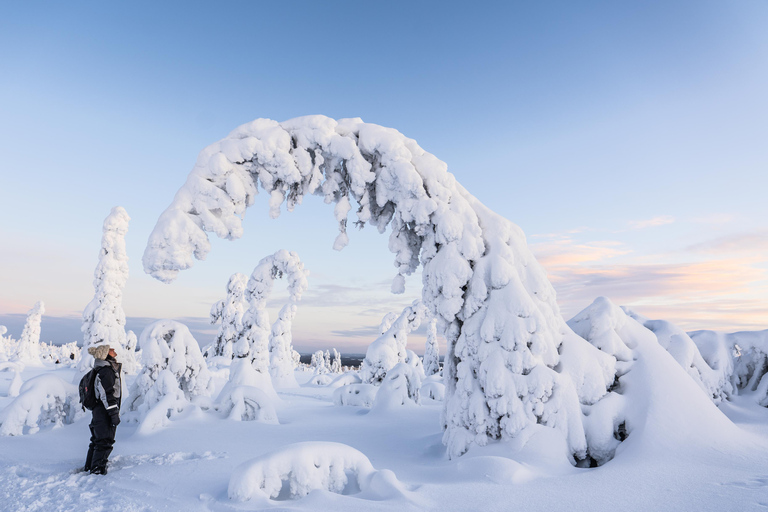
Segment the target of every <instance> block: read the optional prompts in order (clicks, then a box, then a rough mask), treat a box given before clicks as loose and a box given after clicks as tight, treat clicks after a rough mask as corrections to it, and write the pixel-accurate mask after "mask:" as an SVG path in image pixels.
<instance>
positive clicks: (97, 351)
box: [83, 344, 122, 475]
mask: <svg viewBox="0 0 768 512" xmlns="http://www.w3.org/2000/svg"><path fill="white" fill-rule="evenodd" d="M88 353H89V354H91V355H92V356H93V357H94V359H95V362H94V364H93V369H94V371H95V372H96V378H95V379H94V384H93V389H94V391H95V393H96V399H97V400H98V403H97V404H96V406H95V407H94V408H93V411H92V413H93V419H92V420H91V424H90V425H89V427H90V429H91V443H90V444H89V445H88V455H87V457H86V458H85V467H84V468H83V469H84V470H85V471H88V472H90V473H91V474H93V475H106V474H107V459H108V458H109V454H110V453H112V446H113V445H114V444H115V433H116V431H117V426H118V425H119V424H120V399H121V395H122V393H121V384H122V382H121V375H120V370H121V369H122V364H121V363H118V362H117V359H116V357H117V354H116V353H115V350H114V349H113V348H111V347H110V346H109V345H107V344H102V345H97V346H93V347H90V348H89V349H88Z"/></svg>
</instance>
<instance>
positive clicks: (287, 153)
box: [143, 116, 610, 457]
mask: <svg viewBox="0 0 768 512" xmlns="http://www.w3.org/2000/svg"><path fill="white" fill-rule="evenodd" d="M259 184H260V185H261V187H262V188H263V189H264V190H265V191H266V192H267V193H268V194H269V195H270V199H269V203H270V215H271V216H272V217H273V218H275V217H277V216H278V215H279V214H280V209H281V206H282V204H283V203H285V204H286V208H287V209H288V210H289V211H291V210H293V209H294V207H295V206H296V205H297V204H300V203H301V201H302V199H303V197H304V196H305V195H307V194H314V195H321V196H323V197H324V199H325V201H326V202H327V203H334V204H335V210H334V211H335V215H336V220H337V221H338V223H339V231H340V233H339V235H338V237H337V238H336V241H335V243H334V248H336V249H341V248H343V247H344V246H345V245H346V243H347V241H348V238H347V225H348V215H349V212H350V211H351V209H352V202H351V200H353V201H354V203H355V205H356V211H355V216H356V221H355V222H356V224H357V225H358V226H360V227H362V226H363V225H365V224H372V225H374V226H376V228H377V229H378V230H379V232H381V233H383V232H384V231H386V228H387V226H390V227H391V234H390V237H389V249H390V250H391V251H392V252H393V253H395V265H396V266H397V268H398V274H397V275H396V276H395V279H394V281H393V284H392V291H393V292H395V293H400V292H402V291H403V288H404V282H405V279H404V276H405V275H409V274H411V273H412V272H413V271H415V270H416V269H417V267H418V266H419V265H422V266H423V274H422V275H423V289H422V299H423V301H424V304H425V305H426V306H427V308H429V310H430V311H431V312H432V314H433V315H434V316H435V317H436V318H437V319H438V322H439V329H440V330H441V331H442V332H443V333H444V335H445V337H446V339H447V340H448V347H449V348H448V354H447V356H446V364H445V380H446V400H445V409H444V417H443V426H444V428H445V434H444V438H443V440H444V443H445V444H446V445H447V446H448V452H449V455H450V456H452V457H453V456H458V455H461V454H462V453H464V452H465V451H466V450H467V449H468V448H469V447H470V446H471V445H472V444H473V443H476V444H480V445H484V444H486V443H487V442H488V440H490V439H499V438H504V437H514V436H516V435H517V434H518V433H519V432H520V431H521V430H522V429H524V428H526V427H527V426H529V425H532V424H536V423H541V424H544V425H549V426H552V427H555V428H558V429H560V430H561V431H562V432H563V434H564V435H565V436H567V438H568V441H569V446H570V449H571V451H572V453H573V454H575V456H576V457H582V456H585V455H586V452H587V446H586V439H585V435H584V431H583V423H582V421H581V420H582V418H581V412H580V408H579V402H580V401H596V400H598V399H599V398H600V397H601V396H602V395H604V394H605V392H606V387H607V386H608V385H609V384H610V383H609V382H605V383H603V384H604V385H601V386H597V389H595V388H594V386H593V387H592V388H590V392H589V393H588V396H587V394H585V393H584V392H583V391H582V389H581V387H580V386H575V385H574V384H573V379H571V378H570V377H569V375H570V374H569V369H568V365H567V361H565V362H563V361H561V358H560V355H559V351H560V350H561V348H562V346H563V345H564V344H567V345H568V346H569V347H570V352H571V353H573V351H574V350H582V349H583V350H587V349H585V348H583V344H585V343H586V342H585V341H584V340H581V338H578V337H577V336H575V334H573V333H572V332H571V331H570V329H568V328H567V326H566V325H565V322H564V321H563V319H562V318H561V317H560V313H559V309H558V307H557V304H556V302H555V292H554V289H553V287H552V285H551V284H550V283H549V281H548V280H547V277H546V274H545V272H544V269H543V268H542V267H541V266H540V265H539V264H538V262H537V261H536V260H535V258H534V257H533V255H532V253H531V251H530V250H529V249H528V246H527V243H526V240H525V235H524V234H523V232H522V230H520V228H518V227H517V226H516V225H514V224H513V223H512V222H510V221H508V220H507V219H504V218H503V217H500V216H499V215H497V214H495V213H494V212H492V211H491V210H489V209H488V208H487V207H485V206H484V205H483V204H482V203H480V202H479V201H478V200H477V199H476V198H475V197H473V196H472V195H471V194H469V193H468V192H467V191H466V190H465V189H464V188H463V187H462V186H461V185H460V184H459V183H458V182H457V181H456V180H455V178H454V177H453V175H452V174H450V173H449V172H448V170H447V165H446V164H445V163H444V162H442V161H440V160H438V159H437V158H436V157H435V156H434V155H432V154H430V153H428V152H426V151H424V150H423V149H422V148H420V147H419V146H418V144H417V143H416V142H415V141H414V140H412V139H409V138H407V137H405V136H404V135H402V134H401V133H399V132H398V131H396V130H394V129H391V128H385V127H382V126H378V125H374V124H368V123H364V122H362V120H360V119H358V118H356V119H342V120H339V121H335V120H333V119H330V118H327V117H324V116H307V117H301V118H296V119H292V120H289V121H286V122H283V123H278V122H276V121H272V120H268V119H257V120H255V121H253V122H251V123H247V124H244V125H242V126H240V127H239V128H237V129H235V130H234V131H233V132H232V133H230V134H229V136H227V137H226V138H225V139H222V140H221V141H219V142H216V143H214V144H212V145H210V146H208V147H207V148H206V149H204V150H203V151H202V152H201V153H200V155H199V156H198V159H197V163H196V164H195V167H194V169H193V170H192V172H191V173H190V175H189V177H188V179H187V181H186V183H185V184H184V185H183V186H182V188H181V189H180V190H179V191H178V193H177V194H176V197H175V198H174V200H173V202H172V203H171V205H170V206H169V207H168V209H166V210H165V212H163V214H162V215H161V216H160V219H159V220H158V223H157V225H156V227H155V229H154V230H153V232H152V234H151V235H150V237H149V241H148V245H147V248H146V251H145V253H144V258H143V262H144V269H145V271H146V272H148V273H150V274H152V275H153V276H154V277H156V278H158V279H160V280H162V281H166V282H170V281H172V280H173V279H174V278H175V277H176V275H177V274H178V272H179V270H184V269H187V268H189V267H191V266H192V264H193V260H194V258H197V259H203V258H204V257H205V255H206V254H207V253H208V251H209V250H210V247H211V246H210V242H209V240H208V235H207V234H206V232H214V233H216V235H217V236H219V237H222V238H227V239H236V238H238V237H240V236H241V234H242V218H243V216H244V214H245V210H246V208H247V207H249V206H251V205H252V204H253V202H254V200H255V196H256V195H257V193H258V190H257V188H258V185H259ZM584 366H585V364H584V363H581V364H580V367H579V368H578V371H579V372H581V374H580V375H579V377H580V379H581V380H580V381H579V382H584V381H585V380H586V381H590V382H593V383H594V382H595V381H598V382H599V381H601V380H604V379H603V372H601V371H600V369H599V368H598V365H597V363H595V364H594V365H593V367H590V368H588V369H587V370H585V369H584ZM585 371H588V372H589V373H590V375H591V378H586V379H585V377H584V375H583V374H584V372H585Z"/></svg>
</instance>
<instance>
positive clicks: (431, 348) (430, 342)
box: [424, 318, 440, 377]
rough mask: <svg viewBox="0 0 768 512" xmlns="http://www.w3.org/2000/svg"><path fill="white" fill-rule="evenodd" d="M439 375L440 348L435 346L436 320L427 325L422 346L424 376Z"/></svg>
mask: <svg viewBox="0 0 768 512" xmlns="http://www.w3.org/2000/svg"><path fill="white" fill-rule="evenodd" d="M436 373H440V346H439V345H438V344H437V319H436V318H433V319H431V320H430V321H429V323H428V324H427V342H426V344H425V346H424V374H425V375H426V376H427V377H429V376H430V375H434V374H436Z"/></svg>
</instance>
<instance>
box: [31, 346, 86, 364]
mask: <svg viewBox="0 0 768 512" xmlns="http://www.w3.org/2000/svg"><path fill="white" fill-rule="evenodd" d="M40 358H41V359H42V360H43V361H50V362H51V363H58V364H62V365H67V366H69V365H73V364H76V363H77V361H78V359H79V358H80V347H78V346H77V342H76V341H73V342H70V343H65V344H64V345H54V344H53V343H41V344H40Z"/></svg>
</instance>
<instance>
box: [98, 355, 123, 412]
mask: <svg viewBox="0 0 768 512" xmlns="http://www.w3.org/2000/svg"><path fill="white" fill-rule="evenodd" d="M93 367H94V369H95V370H96V379H95V381H94V386H93V389H94V391H95V392H96V398H98V399H99V400H100V401H101V403H102V404H104V408H105V409H107V411H111V410H112V409H115V408H117V410H118V411H119V410H120V403H121V400H122V387H121V378H122V376H121V375H120V371H121V369H122V367H123V365H122V364H121V363H118V362H117V361H116V360H115V358H114V357H112V356H107V359H106V360H105V359H96V361H95V362H94V365H93Z"/></svg>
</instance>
